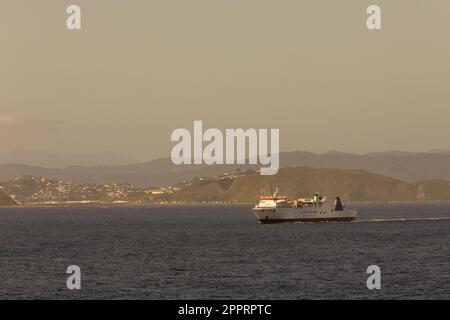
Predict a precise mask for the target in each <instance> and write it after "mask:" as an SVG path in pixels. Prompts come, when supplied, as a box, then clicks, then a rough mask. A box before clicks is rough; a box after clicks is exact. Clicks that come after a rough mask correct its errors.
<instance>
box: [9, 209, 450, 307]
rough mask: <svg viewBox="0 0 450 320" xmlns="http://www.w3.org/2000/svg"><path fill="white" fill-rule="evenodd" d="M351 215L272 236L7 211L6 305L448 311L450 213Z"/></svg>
mask: <svg viewBox="0 0 450 320" xmlns="http://www.w3.org/2000/svg"><path fill="white" fill-rule="evenodd" d="M349 207H352V208H355V209H357V210H359V221H358V222H351V223H348V222H347V223H319V224H310V223H309V224H308V223H306V224H301V223H298V224H274V225H260V224H257V223H256V220H255V218H254V217H253V215H252V214H251V212H250V206H160V207H159V206H114V207H82V206H80V207H53V208H0V298H1V299H228V298H234V299H378V298H381V299H432V298H438V299H450V251H449V245H450V204H449V203H433V204H384V205H361V204H358V205H356V204H355V205H349ZM373 264H374V265H378V266H379V267H380V268H381V290H368V289H367V287H366V280H367V277H368V276H369V275H368V274H367V273H366V271H367V267H368V266H369V265H373ZM69 265H78V266H79V267H80V268H81V290H68V289H67V287H66V280H67V277H68V276H69V275H68V274H66V269H67V267H68V266H69Z"/></svg>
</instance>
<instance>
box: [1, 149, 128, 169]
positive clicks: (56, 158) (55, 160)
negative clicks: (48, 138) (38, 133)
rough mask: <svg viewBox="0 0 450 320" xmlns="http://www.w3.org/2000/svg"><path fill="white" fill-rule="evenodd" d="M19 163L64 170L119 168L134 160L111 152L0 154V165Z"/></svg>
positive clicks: (25, 152)
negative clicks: (99, 167) (72, 168)
mask: <svg viewBox="0 0 450 320" xmlns="http://www.w3.org/2000/svg"><path fill="white" fill-rule="evenodd" d="M11 163H20V164H25V165H30V166H36V167H44V168H65V167H69V166H74V165H77V166H86V167H89V166H98V165H103V166H119V165H125V164H130V163H136V160H135V159H132V158H130V157H126V156H123V155H120V154H117V153H113V152H97V153H90V154H66V153H56V152H49V151H45V150H25V149H17V150H14V151H11V152H8V153H3V154H0V164H11Z"/></svg>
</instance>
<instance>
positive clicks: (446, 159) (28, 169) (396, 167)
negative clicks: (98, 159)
mask: <svg viewBox="0 0 450 320" xmlns="http://www.w3.org/2000/svg"><path fill="white" fill-rule="evenodd" d="M280 163H281V167H315V168H334V169H360V170H367V171H370V172H372V173H377V174H381V175H384V176H388V177H391V178H395V179H399V180H402V181H405V182H416V181H421V180H449V181H450V153H446V152H429V153H411V152H398V151H391V152H379V153H368V154H364V155H358V154H350V153H342V152H336V151H333V152H328V153H323V154H316V153H312V152H305V151H294V152H282V153H281V154H280ZM246 169H256V166H250V165H249V166H243V165H220V166H218V165H213V166H207V165H181V166H176V165H173V164H172V163H171V161H170V159H168V158H164V159H157V160H153V161H149V162H144V163H135V164H126V165H114V166H113V165H102V166H71V167H66V168H52V169H49V168H43V167H40V166H30V165H23V164H3V165H0V181H5V180H10V179H13V178H15V177H17V176H20V175H35V176H43V177H51V178H55V179H61V180H66V181H74V182H78V183H111V182H117V183H119V182H127V183H130V184H132V185H135V186H139V187H148V186H164V185H173V184H176V183H178V182H180V181H183V180H190V179H192V178H194V177H208V176H214V175H218V174H222V173H224V172H230V173H232V172H235V171H236V170H246Z"/></svg>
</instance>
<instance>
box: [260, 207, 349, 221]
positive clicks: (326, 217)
mask: <svg viewBox="0 0 450 320" xmlns="http://www.w3.org/2000/svg"><path fill="white" fill-rule="evenodd" d="M252 211H253V214H254V215H255V217H256V220H257V221H258V222H259V223H285V222H291V223H292V222H304V223H313V222H349V221H354V220H356V215H357V212H356V210H343V211H335V210H333V209H331V207H312V208H308V207H307V208H295V207H288V208H270V209H266V208H254V209H253V210H252Z"/></svg>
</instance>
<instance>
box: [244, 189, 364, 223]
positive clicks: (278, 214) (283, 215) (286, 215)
mask: <svg viewBox="0 0 450 320" xmlns="http://www.w3.org/2000/svg"><path fill="white" fill-rule="evenodd" d="M252 211H253V214H254V215H255V217H256V220H257V221H258V222H259V223H282V222H334V221H339V222H344V221H354V220H355V219H356V215H357V214H358V212H357V211H356V210H349V209H347V208H346V207H345V206H344V205H343V204H342V202H341V199H340V198H339V197H336V199H335V200H334V201H328V200H327V198H326V197H325V196H319V194H318V193H316V194H315V195H314V197H313V198H301V199H296V200H289V199H288V197H286V196H280V195H278V191H276V192H275V193H274V194H273V195H271V196H260V198H259V203H258V204H256V205H255V207H254V208H253V209H252Z"/></svg>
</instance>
